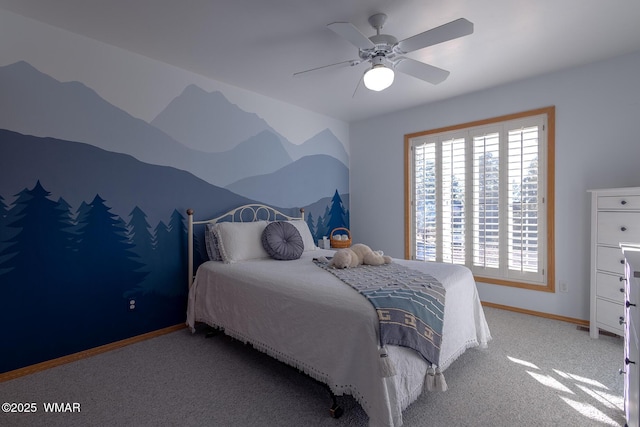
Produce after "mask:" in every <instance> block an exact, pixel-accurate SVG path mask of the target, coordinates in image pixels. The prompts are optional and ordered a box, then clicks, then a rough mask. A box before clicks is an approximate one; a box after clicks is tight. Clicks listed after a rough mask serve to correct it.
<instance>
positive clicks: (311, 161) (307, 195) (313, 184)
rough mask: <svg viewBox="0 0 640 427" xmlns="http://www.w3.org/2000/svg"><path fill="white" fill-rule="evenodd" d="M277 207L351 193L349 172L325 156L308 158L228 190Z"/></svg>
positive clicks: (302, 204) (300, 204)
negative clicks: (337, 193)
mask: <svg viewBox="0 0 640 427" xmlns="http://www.w3.org/2000/svg"><path fill="white" fill-rule="evenodd" d="M226 188H227V189H228V190H231V191H233V192H234V193H237V194H240V195H243V196H245V197H248V198H254V197H256V196H259V198H260V200H262V201H263V202H264V203H267V204H273V205H275V206H304V205H308V204H310V203H313V202H315V201H317V200H319V199H321V198H323V197H327V196H331V195H333V193H334V192H335V191H336V190H338V192H339V193H348V192H349V169H348V168H347V167H346V166H345V165H344V164H343V163H342V162H341V161H339V160H337V159H335V158H334V157H332V156H328V155H325V154H316V155H311V156H305V157H303V158H301V159H299V160H297V161H295V162H293V163H291V164H290V165H287V166H285V167H283V168H282V169H280V170H278V171H276V172H273V173H271V174H266V175H260V176H253V177H250V178H245V179H241V180H239V181H237V182H234V183H233V184H230V185H228V186H227V187H226Z"/></svg>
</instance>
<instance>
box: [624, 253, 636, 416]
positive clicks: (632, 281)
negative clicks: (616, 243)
mask: <svg viewBox="0 0 640 427" xmlns="http://www.w3.org/2000/svg"><path fill="white" fill-rule="evenodd" d="M621 247H622V251H623V253H624V257H625V259H626V272H625V277H626V279H625V321H624V358H623V361H622V363H623V367H622V369H620V373H622V374H624V412H625V416H626V418H627V426H628V427H638V426H639V425H640V414H639V412H640V375H639V372H640V371H639V369H638V364H640V348H639V347H638V340H639V338H638V327H640V324H639V323H638V322H639V321H640V319H639V318H638V314H640V309H638V304H639V303H640V244H626V243H623V244H622V245H621Z"/></svg>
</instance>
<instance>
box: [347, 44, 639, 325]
mask: <svg viewBox="0 0 640 427" xmlns="http://www.w3.org/2000/svg"><path fill="white" fill-rule="evenodd" d="M638 76H640V52H637V53H634V54H631V55H625V56H621V57H617V58H613V59H611V60H607V61H603V62H598V63H594V64H590V65H586V66H582V67H578V68H573V69H569V70H565V71H561V72H556V73H552V74H548V75H545V76H542V77H537V78H532V79H528V80H523V81H519V82H516V83H510V84H506V85H503V86H500V87H496V88H492V89H487V90H484V91H481V92H476V93H473V94H470V95H466V96H461V97H457V98H452V99H449V100H445V101H441V102H437V103H433V104H427V105H423V106H420V107H416V108H412V109H409V110H405V111H401V112H397V113H393V114H389V115H385V116H382V117H378V118H374V119H368V120H363V121H359V122H355V123H352V124H351V127H350V144H351V165H350V174H351V180H350V182H351V192H350V193H351V200H350V207H351V231H352V235H353V238H354V240H355V241H359V242H363V243H366V244H369V245H370V246H371V247H373V248H374V249H382V250H384V251H385V253H386V254H388V255H392V256H394V257H400V258H401V257H403V256H404V191H405V190H404V140H403V138H404V135H405V134H407V133H412V132H418V131H423V130H428V129H435V128H439V127H443V126H448V125H454V124H460V123H465V122H470V121H474V120H480V119H485V118H490V117H496V116H500V115H503V114H509V113H516V112H520V111H526V110H531V109H535V108H539V107H545V106H550V105H555V106H556V182H555V190H556V191H555V194H556V204H555V228H556V235H555V236H556V284H557V283H560V282H566V283H567V285H568V289H569V291H568V292H567V293H559V292H558V293H553V294H552V293H547V292H537V291H529V290H523V289H516V288H510V287H506V286H498V285H491V284H484V283H478V289H479V292H480V297H481V299H482V300H483V301H488V302H493V303H497V304H504V305H509V306H513V307H520V308H524V309H528V310H534V311H539V312H544V313H551V314H556V315H560V316H567V317H571V318H576V319H585V320H586V319H588V318H589V244H590V235H589V232H590V228H589V221H590V212H589V196H588V194H587V190H588V189H590V188H609V187H623V186H640V132H638V125H639V124H640V78H639V77H638ZM443 84H446V82H445V83H443ZM391 90H393V88H392V89H391ZM556 288H558V286H557V285H556Z"/></svg>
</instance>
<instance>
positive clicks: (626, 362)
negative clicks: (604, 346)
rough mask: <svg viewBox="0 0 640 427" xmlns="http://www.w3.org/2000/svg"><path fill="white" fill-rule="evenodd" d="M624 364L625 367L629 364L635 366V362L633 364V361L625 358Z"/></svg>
mask: <svg viewBox="0 0 640 427" xmlns="http://www.w3.org/2000/svg"><path fill="white" fill-rule="evenodd" d="M624 363H625V365H628V364H630V363H632V364H634V365H635V364H636V362H634V361H632V360H629V358H628V357H625V358H624Z"/></svg>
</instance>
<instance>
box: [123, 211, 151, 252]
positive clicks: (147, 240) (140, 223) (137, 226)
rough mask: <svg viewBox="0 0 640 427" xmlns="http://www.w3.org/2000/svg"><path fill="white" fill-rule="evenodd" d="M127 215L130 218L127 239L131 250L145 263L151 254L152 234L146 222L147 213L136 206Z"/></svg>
mask: <svg viewBox="0 0 640 427" xmlns="http://www.w3.org/2000/svg"><path fill="white" fill-rule="evenodd" d="M129 216H130V217H131V220H130V221H129V224H128V225H127V228H128V229H129V240H130V241H131V243H133V252H134V253H135V254H136V255H138V257H139V258H140V260H142V262H143V263H145V264H146V263H147V262H148V260H149V259H151V257H152V256H153V235H152V234H151V231H149V230H150V229H151V225H149V223H148V222H147V214H145V213H144V212H143V211H142V209H140V208H139V207H137V206H136V207H135V208H133V210H132V211H131V213H130V214H129Z"/></svg>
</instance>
